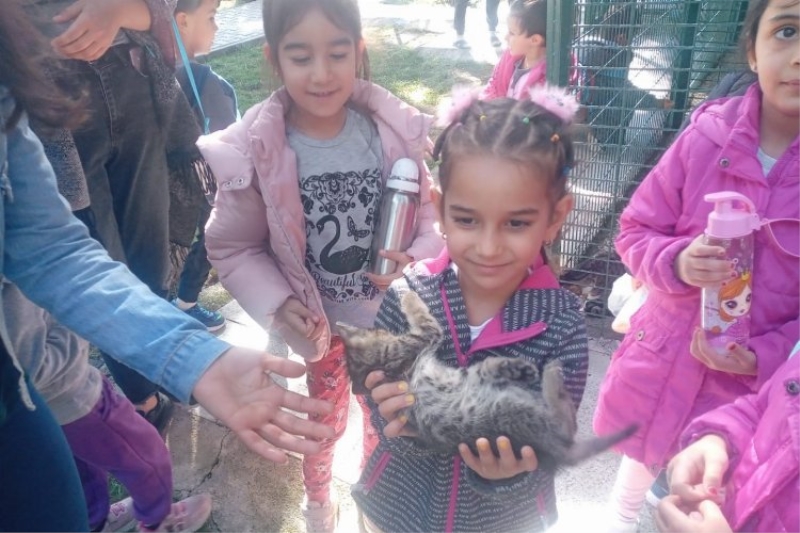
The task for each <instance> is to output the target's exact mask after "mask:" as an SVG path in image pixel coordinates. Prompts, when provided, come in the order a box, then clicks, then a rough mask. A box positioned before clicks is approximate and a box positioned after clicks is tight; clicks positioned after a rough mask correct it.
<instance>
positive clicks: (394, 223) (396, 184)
mask: <svg viewBox="0 0 800 533" xmlns="http://www.w3.org/2000/svg"><path fill="white" fill-rule="evenodd" d="M418 210H419V168H418V167H417V164H416V163H415V162H414V161H413V160H411V159H407V158H403V159H398V160H397V161H396V162H395V164H394V166H392V173H391V174H390V175H389V179H387V180H386V188H385V189H384V192H383V198H382V199H381V204H380V208H379V211H378V215H377V222H376V226H375V227H376V228H377V229H376V231H375V235H374V236H373V238H372V250H371V255H370V270H371V271H372V272H373V273H375V274H379V275H384V274H390V273H392V272H394V271H395V270H396V269H397V263H396V262H395V261H390V260H389V259H386V258H384V257H381V256H380V255H379V251H380V250H392V251H399V252H405V251H406V250H407V249H408V247H409V246H411V241H412V240H414V235H415V234H416V232H417V211H418Z"/></svg>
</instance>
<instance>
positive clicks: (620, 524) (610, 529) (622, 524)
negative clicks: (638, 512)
mask: <svg viewBox="0 0 800 533" xmlns="http://www.w3.org/2000/svg"><path fill="white" fill-rule="evenodd" d="M637 531H639V520H638V519H636V518H634V519H633V520H626V519H623V518H619V517H617V518H614V519H613V520H611V522H610V523H608V524H606V529H605V533H636V532H637Z"/></svg>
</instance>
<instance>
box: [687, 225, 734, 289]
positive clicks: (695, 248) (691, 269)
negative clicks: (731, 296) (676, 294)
mask: <svg viewBox="0 0 800 533" xmlns="http://www.w3.org/2000/svg"><path fill="white" fill-rule="evenodd" d="M675 274H676V275H677V276H678V278H679V279H680V280H681V281H683V282H684V283H686V284H687V285H691V286H693V287H700V288H703V287H713V286H714V285H719V284H721V283H722V282H723V281H729V280H731V279H732V278H734V277H736V271H735V270H734V269H733V264H732V263H731V262H730V261H729V260H727V259H725V248H723V247H722V246H709V245H708V244H703V235H698V236H697V238H696V239H695V240H693V241H692V242H691V243H690V244H689V246H687V247H686V248H684V249H683V251H681V253H680V254H678V257H677V258H676V259H675Z"/></svg>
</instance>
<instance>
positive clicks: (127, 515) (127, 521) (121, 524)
mask: <svg viewBox="0 0 800 533" xmlns="http://www.w3.org/2000/svg"><path fill="white" fill-rule="evenodd" d="M135 524H136V517H134V516H133V500H132V499H131V497H130V496H128V497H127V498H125V499H124V500H120V501H118V502H117V503H112V504H111V507H110V508H109V509H108V516H107V517H106V523H105V524H104V525H103V529H101V530H100V531H130V529H131V528H132V527H133V526H134V525H135Z"/></svg>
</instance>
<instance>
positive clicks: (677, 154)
mask: <svg viewBox="0 0 800 533" xmlns="http://www.w3.org/2000/svg"><path fill="white" fill-rule="evenodd" d="M688 137H689V136H687V135H686V134H684V135H682V136H680V137H679V138H678V140H677V141H676V142H675V143H674V144H673V145H672V146H671V147H670V148H669V149H668V150H667V151H666V152H665V153H664V155H663V156H662V157H661V160H660V161H659V162H658V164H657V165H656V166H655V167H654V168H653V170H651V171H650V173H649V174H648V175H647V177H646V178H645V179H644V181H643V182H642V184H641V185H639V187H638V189H636V192H635V193H634V195H633V197H632V198H631V201H630V203H629V204H628V207H626V208H625V210H624V211H623V212H622V216H621V217H620V233H619V236H618V237H617V239H616V242H615V246H616V249H617V252H619V255H620V257H621V258H622V262H623V263H625V265H626V266H627V267H628V268H629V269H630V270H631V273H632V274H633V276H634V277H636V278H637V279H639V280H641V281H643V282H644V283H645V284H646V285H647V286H648V287H651V288H654V289H656V290H660V291H663V292H667V293H688V292H690V291H694V290H697V289H696V288H695V287H691V286H689V285H686V284H685V283H683V282H682V281H681V280H680V279H678V277H677V276H676V274H675V266H674V265H675V260H676V258H677V256H678V254H679V253H680V252H681V251H682V250H683V249H684V248H686V246H688V245H689V243H690V242H692V240H694V238H695V237H696V235H689V236H675V225H676V224H677V222H678V218H679V217H680V216H681V213H682V211H683V198H682V189H683V186H684V182H685V178H686V172H687V169H686V168H685V165H684V161H686V153H685V149H686V147H687V145H688V144H689V143H690V139H689V138H688Z"/></svg>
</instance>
